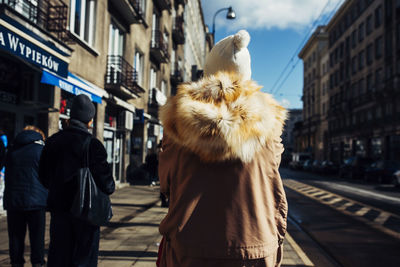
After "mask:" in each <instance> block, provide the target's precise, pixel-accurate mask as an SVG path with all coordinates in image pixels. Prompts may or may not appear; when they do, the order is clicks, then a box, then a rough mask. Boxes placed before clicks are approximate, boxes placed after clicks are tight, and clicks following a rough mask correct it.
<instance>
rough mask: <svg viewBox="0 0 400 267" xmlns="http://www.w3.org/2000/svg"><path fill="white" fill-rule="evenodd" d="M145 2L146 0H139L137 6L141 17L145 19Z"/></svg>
mask: <svg viewBox="0 0 400 267" xmlns="http://www.w3.org/2000/svg"><path fill="white" fill-rule="evenodd" d="M146 2H147V0H139V8H140V11H141V12H142V14H141V15H142V18H143V19H146Z"/></svg>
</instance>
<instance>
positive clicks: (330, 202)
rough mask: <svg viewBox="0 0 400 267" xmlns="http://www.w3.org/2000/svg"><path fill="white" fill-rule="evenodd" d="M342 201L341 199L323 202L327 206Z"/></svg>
mask: <svg viewBox="0 0 400 267" xmlns="http://www.w3.org/2000/svg"><path fill="white" fill-rule="evenodd" d="M342 200H343V199H341V198H338V197H337V198H334V199H332V200H330V201H325V203H326V204H328V205H332V204H335V203H336V202H339V201H342Z"/></svg>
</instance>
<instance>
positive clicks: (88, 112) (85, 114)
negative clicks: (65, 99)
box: [71, 95, 96, 123]
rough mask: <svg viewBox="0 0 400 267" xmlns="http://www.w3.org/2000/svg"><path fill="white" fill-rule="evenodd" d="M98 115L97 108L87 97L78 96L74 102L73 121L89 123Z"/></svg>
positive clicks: (72, 108) (72, 109)
mask: <svg viewBox="0 0 400 267" xmlns="http://www.w3.org/2000/svg"><path fill="white" fill-rule="evenodd" d="M95 113H96V108H95V106H94V105H93V103H92V101H91V100H90V98H89V97H88V96H87V95H77V96H75V97H74V99H73V100H72V107H71V119H76V120H78V121H81V122H84V123H88V122H89V121H91V120H92V119H93V117H94V115H95Z"/></svg>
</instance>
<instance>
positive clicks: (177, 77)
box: [170, 62, 183, 87]
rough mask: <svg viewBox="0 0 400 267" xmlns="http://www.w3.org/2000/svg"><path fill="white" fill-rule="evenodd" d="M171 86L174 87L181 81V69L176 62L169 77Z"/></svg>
mask: <svg viewBox="0 0 400 267" xmlns="http://www.w3.org/2000/svg"><path fill="white" fill-rule="evenodd" d="M170 81H171V84H172V86H174V87H176V86H177V85H178V84H180V83H181V82H183V71H182V69H181V68H180V67H179V64H178V63H177V62H176V63H175V64H174V68H173V70H172V71H171V78H170Z"/></svg>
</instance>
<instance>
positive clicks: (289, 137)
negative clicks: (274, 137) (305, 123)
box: [282, 109, 303, 165]
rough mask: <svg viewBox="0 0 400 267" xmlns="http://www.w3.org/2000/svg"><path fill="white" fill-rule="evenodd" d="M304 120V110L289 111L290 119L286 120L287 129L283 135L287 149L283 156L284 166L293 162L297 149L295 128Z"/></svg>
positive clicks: (283, 142)
mask: <svg viewBox="0 0 400 267" xmlns="http://www.w3.org/2000/svg"><path fill="white" fill-rule="evenodd" d="M302 120H303V110H302V109H289V112H288V119H287V120H286V123H285V127H284V129H283V133H282V144H283V147H284V148H285V151H283V155H282V164H284V165H285V164H288V163H289V161H290V160H291V154H292V152H294V151H295V150H296V149H295V145H296V144H295V136H294V127H295V124H296V123H297V122H301V121H302Z"/></svg>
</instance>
